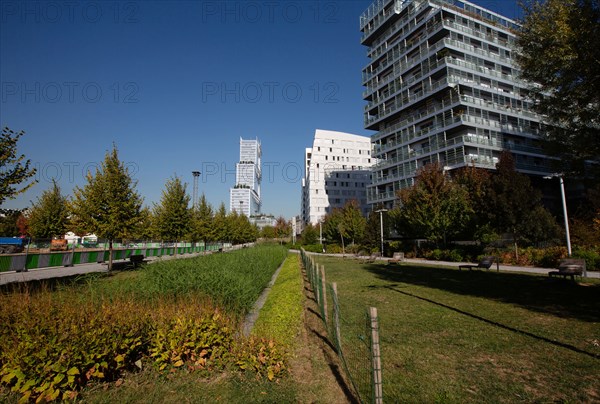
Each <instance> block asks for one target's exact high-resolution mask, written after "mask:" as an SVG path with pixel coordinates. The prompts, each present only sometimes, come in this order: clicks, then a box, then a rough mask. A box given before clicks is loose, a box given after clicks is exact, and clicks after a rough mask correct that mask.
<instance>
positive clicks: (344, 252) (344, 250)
mask: <svg viewBox="0 0 600 404" xmlns="http://www.w3.org/2000/svg"><path fill="white" fill-rule="evenodd" d="M340 237H341V238H342V257H344V258H346V247H345V246H344V236H342V235H341V234H340Z"/></svg>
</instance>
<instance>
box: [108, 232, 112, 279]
mask: <svg viewBox="0 0 600 404" xmlns="http://www.w3.org/2000/svg"><path fill="white" fill-rule="evenodd" d="M112 264H113V241H112V239H110V240H108V270H109V271H112Z"/></svg>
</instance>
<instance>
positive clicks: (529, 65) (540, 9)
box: [517, 0, 600, 162]
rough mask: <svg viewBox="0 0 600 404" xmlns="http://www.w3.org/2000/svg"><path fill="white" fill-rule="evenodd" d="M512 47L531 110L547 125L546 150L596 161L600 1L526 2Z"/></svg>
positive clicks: (566, 157) (599, 148)
mask: <svg viewBox="0 0 600 404" xmlns="http://www.w3.org/2000/svg"><path fill="white" fill-rule="evenodd" d="M517 45H518V48H519V52H518V54H517V62H518V63H519V65H520V66H521V69H522V73H521V75H522V77H523V78H524V79H526V80H528V81H530V82H531V83H532V85H531V86H530V87H531V93H532V95H533V97H534V99H535V109H536V110H537V111H538V112H539V113H541V114H542V115H544V117H545V118H546V120H547V121H548V122H549V123H550V124H551V126H550V127H549V128H548V129H549V133H548V135H547V140H548V141H549V143H548V145H549V150H550V151H551V152H552V153H554V154H557V155H559V156H562V157H563V161H567V162H571V161H573V160H575V161H577V160H579V161H581V160H585V159H598V158H599V156H600V2H599V1H598V0H543V1H542V0H531V1H529V2H527V3H526V4H525V6H524V19H523V26H522V29H521V30H520V32H519V34H518V36H517Z"/></svg>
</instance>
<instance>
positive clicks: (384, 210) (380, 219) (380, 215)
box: [375, 208, 388, 258]
mask: <svg viewBox="0 0 600 404" xmlns="http://www.w3.org/2000/svg"><path fill="white" fill-rule="evenodd" d="M387 211H388V210H387V209H385V208H382V209H379V210H376V211H375V212H376V213H379V223H380V224H381V258H383V212H387Z"/></svg>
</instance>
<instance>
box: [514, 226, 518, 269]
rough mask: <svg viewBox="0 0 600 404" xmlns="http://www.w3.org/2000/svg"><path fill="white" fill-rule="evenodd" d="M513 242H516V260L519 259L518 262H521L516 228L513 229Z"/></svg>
mask: <svg viewBox="0 0 600 404" xmlns="http://www.w3.org/2000/svg"><path fill="white" fill-rule="evenodd" d="M513 242H514V244H515V260H516V261H517V262H516V263H517V264H518V263H519V247H517V233H516V232H515V229H513Z"/></svg>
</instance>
